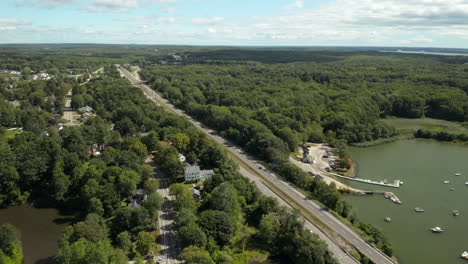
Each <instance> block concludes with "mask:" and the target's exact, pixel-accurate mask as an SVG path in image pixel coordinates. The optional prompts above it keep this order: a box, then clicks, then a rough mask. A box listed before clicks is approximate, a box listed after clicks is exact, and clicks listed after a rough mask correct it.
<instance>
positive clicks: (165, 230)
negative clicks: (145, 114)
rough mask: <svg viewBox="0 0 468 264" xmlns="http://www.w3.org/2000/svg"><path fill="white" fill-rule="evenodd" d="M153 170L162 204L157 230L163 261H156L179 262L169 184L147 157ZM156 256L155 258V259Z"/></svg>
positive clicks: (169, 263) (167, 263) (171, 263)
mask: <svg viewBox="0 0 468 264" xmlns="http://www.w3.org/2000/svg"><path fill="white" fill-rule="evenodd" d="M146 163H147V164H148V165H150V166H151V167H152V168H153V170H154V175H153V177H154V178H156V179H158V180H159V189H158V193H159V194H160V195H161V196H162V197H163V199H164V200H163V204H162V205H161V209H160V210H159V212H158V230H159V233H160V241H159V244H160V245H161V253H162V257H163V258H164V260H163V261H161V262H158V263H165V264H173V263H180V262H179V261H178V260H177V256H178V255H179V253H180V248H179V245H178V241H177V234H176V232H175V231H174V230H173V226H172V224H173V223H174V218H175V212H174V211H173V208H172V200H171V199H172V198H173V197H171V196H170V195H169V184H168V182H167V180H166V178H165V176H164V173H163V172H162V171H161V170H159V169H158V168H157V167H156V164H155V163H154V162H153V161H152V160H151V159H148V160H147V161H146ZM157 260H158V258H156V259H155V261H157Z"/></svg>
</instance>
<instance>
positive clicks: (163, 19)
mask: <svg viewBox="0 0 468 264" xmlns="http://www.w3.org/2000/svg"><path fill="white" fill-rule="evenodd" d="M118 20H120V21H129V22H134V21H144V22H146V23H175V22H177V21H179V20H180V19H179V18H178V17H168V16H162V17H159V16H136V17H124V18H119V19H118Z"/></svg>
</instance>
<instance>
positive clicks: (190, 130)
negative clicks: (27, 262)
mask: <svg viewBox="0 0 468 264" xmlns="http://www.w3.org/2000/svg"><path fill="white" fill-rule="evenodd" d="M7 85H8V84H5V85H4V86H2V90H1V94H2V96H3V98H2V107H3V108H2V109H1V113H2V121H1V125H2V126H3V127H4V128H3V129H2V131H1V132H2V133H3V134H6V133H7V132H8V131H6V129H7V128H11V127H22V131H17V132H15V134H14V135H11V136H8V137H6V136H3V137H2V140H0V153H1V156H2V159H1V165H0V168H1V170H0V173H1V177H0V193H1V195H0V205H1V206H2V207H8V206H12V205H17V204H22V203H30V202H34V204H35V205H36V206H48V207H56V208H60V209H66V210H67V211H68V212H71V213H74V214H76V215H77V217H76V223H74V224H73V225H71V226H69V227H67V228H66V230H65V231H64V233H63V235H62V236H61V238H60V240H59V249H58V252H57V255H56V257H55V261H56V262H57V263H70V264H72V263H102V262H100V261H101V260H108V261H110V262H109V263H122V264H123V263H127V260H128V259H136V260H137V261H142V259H143V257H144V256H145V255H147V254H150V253H152V252H155V251H156V250H157V245H156V242H157V240H156V239H155V235H154V234H155V221H156V219H157V212H158V208H159V206H160V205H161V203H162V201H163V198H162V197H161V196H160V195H159V194H158V193H157V192H156V191H155V190H156V189H157V188H158V187H157V186H158V185H159V184H158V182H157V180H156V179H153V178H152V175H153V173H154V172H153V169H152V167H151V166H149V165H148V164H147V162H148V158H149V157H153V159H154V161H155V162H156V164H157V165H158V166H159V167H160V168H161V169H162V170H163V171H165V172H166V174H167V175H168V176H169V177H170V178H171V179H172V181H174V182H177V181H180V180H181V176H182V175H183V167H182V164H181V163H180V162H179V157H178V153H183V154H184V155H186V157H187V159H188V161H190V162H194V161H197V162H198V164H200V165H201V166H202V167H206V168H212V169H214V170H215V172H216V173H215V175H214V177H213V178H212V179H211V180H208V181H207V182H206V183H205V184H204V188H203V190H202V199H201V200H200V201H195V200H194V198H193V197H192V195H191V193H190V192H189V190H188V186H186V185H182V184H174V185H173V186H172V187H171V192H172V194H173V195H175V196H176V197H177V199H176V200H175V203H176V210H177V219H176V224H177V229H178V231H179V232H178V235H179V237H180V241H181V242H182V243H183V248H184V250H183V252H182V254H181V255H180V259H181V260H185V261H186V263H215V262H216V263H248V262H250V261H257V262H265V261H273V263H274V262H280V263H282V262H293V263H336V261H335V259H334V258H333V256H332V255H331V254H330V253H329V252H328V250H327V247H326V245H325V243H324V242H323V241H320V240H319V239H318V237H317V236H316V235H313V234H311V233H310V232H308V231H307V230H305V229H304V227H303V224H302V222H301V221H299V220H298V216H297V215H296V214H294V213H292V212H290V211H289V210H286V209H285V208H282V207H280V206H279V205H278V204H277V202H276V201H275V200H273V199H270V198H266V197H264V196H263V195H262V194H261V193H260V192H259V191H258V190H257V189H256V187H255V185H254V184H252V183H251V182H249V181H248V180H247V179H245V178H243V177H242V176H241V175H240V174H239V173H238V171H237V167H236V165H235V164H234V163H233V162H232V161H231V160H230V159H228V157H227V155H226V154H225V153H224V151H223V150H222V149H221V148H220V147H219V146H218V145H217V144H215V143H214V142H212V141H211V140H209V139H207V138H206V136H204V135H203V134H202V133H201V132H199V131H197V130H196V128H194V127H193V126H192V125H190V123H189V122H188V121H186V120H184V119H183V118H180V117H177V116H175V115H172V114H169V113H167V112H165V111H164V110H163V109H162V108H160V107H158V106H156V105H155V104H153V103H152V102H151V101H149V100H148V99H146V98H145V97H144V96H143V94H142V93H141V92H140V91H139V90H137V89H135V88H134V87H132V86H131V85H130V84H129V83H128V82H127V81H125V80H122V79H120V78H119V76H118V73H117V72H116V70H115V69H114V68H113V67H106V74H105V75H104V76H101V77H99V78H96V79H93V80H91V81H90V82H89V83H87V84H86V85H79V83H78V82H77V81H74V80H72V79H58V80H49V81H39V80H38V81H30V82H26V81H20V82H19V84H18V86H17V87H15V88H6V87H5V86H7ZM70 89H72V90H73V94H74V101H75V103H76V102H78V101H79V102H80V104H82V105H88V106H91V107H92V108H93V109H95V115H94V117H93V118H91V119H89V120H88V121H86V122H85V123H84V124H83V125H81V126H70V127H64V128H63V129H58V126H57V124H58V122H59V121H60V119H59V118H58V117H59V116H60V113H59V111H60V110H59V109H61V108H63V100H64V97H63V96H64V94H66V93H67V92H68V91H69V90H70ZM34 93H37V95H35V96H36V97H37V98H39V99H35V97H34V96H31V94H34ZM52 95H53V96H54V97H55V98H56V101H55V103H51V102H49V100H48V98H49V97H51V96H52ZM44 98H45V99H44ZM76 98H81V99H80V100H77V99H76ZM12 99H14V100H18V101H19V102H20V105H19V106H14V105H12V104H11V103H9V102H8V101H10V100H12ZM58 101H60V102H61V103H57V102H58ZM4 113H5V114H8V115H4ZM3 117H5V118H3ZM28 117H29V118H30V119H32V121H28V119H25V118H28ZM31 122H32V124H34V125H28V124H29V123H31ZM168 143H169V144H168ZM95 146H97V147H98V148H99V149H100V150H101V152H100V154H99V155H97V154H96V153H93V152H92V151H91V150H92V148H93V147H95ZM137 189H142V190H143V191H144V192H145V194H146V195H147V197H148V198H147V199H146V200H145V201H144V203H143V204H142V206H141V207H139V208H132V207H129V206H127V203H128V201H129V198H130V197H131V196H132V195H133V194H134V193H135V191H136V190H137ZM2 228H3V227H2ZM3 229H5V230H6V231H5V230H3ZM3 229H1V230H0V233H3V232H5V233H8V232H9V233H12V234H15V233H14V232H15V231H11V230H10V229H11V228H10V227H9V226H7V227H5V228H3ZM12 230H14V229H12ZM6 239H7V238H5V241H7V240H6ZM8 241H9V242H8V243H9V244H8V246H7V247H6V248H5V249H3V248H2V250H3V252H4V254H3V255H1V254H0V258H1V261H2V262H5V261H6V263H10V262H8V261H9V260H10V259H16V260H14V262H12V263H20V262H21V261H20V260H21V258H22V255H21V246H20V242H19V240H18V239H17V238H10V237H9V238H8ZM264 241H269V242H268V243H264ZM284 245H290V246H289V247H284Z"/></svg>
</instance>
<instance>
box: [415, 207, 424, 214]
mask: <svg viewBox="0 0 468 264" xmlns="http://www.w3.org/2000/svg"><path fill="white" fill-rule="evenodd" d="M414 211H416V212H418V213H422V212H424V209H423V208H421V207H416V208H414Z"/></svg>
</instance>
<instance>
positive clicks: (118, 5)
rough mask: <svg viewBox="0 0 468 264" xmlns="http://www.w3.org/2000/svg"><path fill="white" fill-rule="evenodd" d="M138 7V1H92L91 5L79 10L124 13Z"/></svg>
mask: <svg viewBox="0 0 468 264" xmlns="http://www.w3.org/2000/svg"><path fill="white" fill-rule="evenodd" d="M138 7H140V2H139V1H138V0H94V2H93V3H92V4H91V5H89V6H87V7H84V8H82V9H81V10H82V11H85V12H92V13H103V12H111V13H125V12H127V11H128V9H130V8H138Z"/></svg>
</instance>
